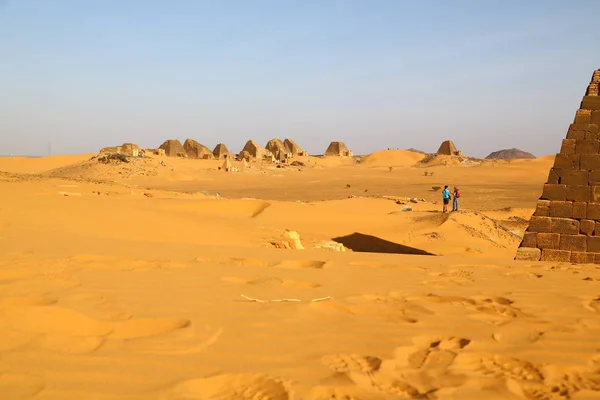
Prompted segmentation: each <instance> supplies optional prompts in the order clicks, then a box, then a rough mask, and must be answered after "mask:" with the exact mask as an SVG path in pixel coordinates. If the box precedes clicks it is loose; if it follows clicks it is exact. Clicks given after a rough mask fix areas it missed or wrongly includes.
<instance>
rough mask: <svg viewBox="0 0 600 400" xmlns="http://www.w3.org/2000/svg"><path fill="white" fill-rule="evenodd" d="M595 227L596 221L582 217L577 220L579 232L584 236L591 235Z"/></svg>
mask: <svg viewBox="0 0 600 400" xmlns="http://www.w3.org/2000/svg"><path fill="white" fill-rule="evenodd" d="M595 228H596V221H592V220H589V219H584V220H581V221H579V233H581V234H582V235H586V236H592V235H593V234H594V230H595Z"/></svg>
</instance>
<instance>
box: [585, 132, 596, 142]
mask: <svg viewBox="0 0 600 400" xmlns="http://www.w3.org/2000/svg"><path fill="white" fill-rule="evenodd" d="M599 138H600V135H599V134H598V133H597V132H587V133H586V134H585V140H598V139H599Z"/></svg>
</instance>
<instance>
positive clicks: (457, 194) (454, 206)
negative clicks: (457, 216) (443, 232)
mask: <svg viewBox="0 0 600 400" xmlns="http://www.w3.org/2000/svg"><path fill="white" fill-rule="evenodd" d="M453 197H454V199H453V200H452V211H458V199H460V190H459V189H458V188H457V187H456V186H454V193H453Z"/></svg>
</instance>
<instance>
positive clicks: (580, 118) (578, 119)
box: [573, 109, 592, 125]
mask: <svg viewBox="0 0 600 400" xmlns="http://www.w3.org/2000/svg"><path fill="white" fill-rule="evenodd" d="M591 118H592V110H586V109H579V110H577V111H575V119H574V120H573V124H575V125H586V124H590V123H591Z"/></svg>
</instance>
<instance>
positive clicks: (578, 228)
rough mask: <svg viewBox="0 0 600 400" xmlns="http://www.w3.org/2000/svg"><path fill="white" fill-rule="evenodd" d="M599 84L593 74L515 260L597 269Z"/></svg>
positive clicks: (597, 74) (599, 229)
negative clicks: (594, 264) (550, 262)
mask: <svg viewBox="0 0 600 400" xmlns="http://www.w3.org/2000/svg"><path fill="white" fill-rule="evenodd" d="M599 84H600V70H596V71H594V73H593V74H592V79H591V81H590V84H589V85H588V87H587V89H586V92H585V95H584V96H583V99H582V101H581V105H580V107H579V109H578V110H577V111H576V112H575V118H574V120H573V123H572V124H571V125H570V126H569V129H568V131H567V136H566V138H565V139H563V142H562V145H561V149H560V153H559V154H557V155H556V158H555V160H554V165H553V167H552V168H551V169H550V172H549V174H548V180H547V182H546V184H545V185H544V188H543V191H542V195H541V197H540V199H539V200H538V204H537V207H536V210H535V212H534V214H533V216H532V217H531V221H530V223H529V227H528V228H527V230H526V232H525V234H524V235H523V240H522V242H521V245H520V246H519V249H518V250H517V255H516V257H515V259H518V260H535V261H538V260H542V261H562V262H572V263H597V264H600V93H599V92H598V86H599Z"/></svg>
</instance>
